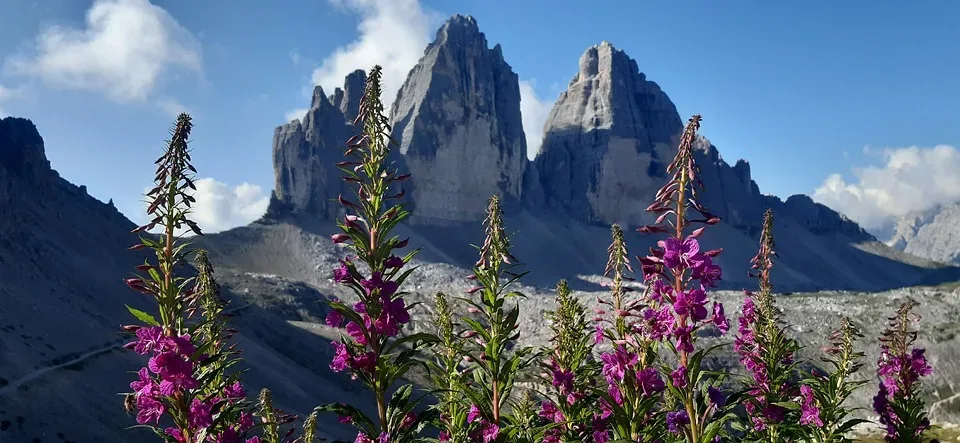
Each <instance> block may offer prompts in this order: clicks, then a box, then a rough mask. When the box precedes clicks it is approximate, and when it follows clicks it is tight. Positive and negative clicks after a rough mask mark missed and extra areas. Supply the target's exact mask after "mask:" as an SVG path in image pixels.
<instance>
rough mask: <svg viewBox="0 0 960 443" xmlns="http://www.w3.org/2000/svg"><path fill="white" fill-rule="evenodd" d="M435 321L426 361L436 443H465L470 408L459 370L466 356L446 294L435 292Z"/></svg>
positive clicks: (462, 375)
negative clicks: (431, 385)
mask: <svg viewBox="0 0 960 443" xmlns="http://www.w3.org/2000/svg"><path fill="white" fill-rule="evenodd" d="M434 305H435V309H436V311H435V314H434V318H433V320H434V322H435V324H436V340H435V341H436V345H435V346H433V347H432V348H431V352H432V354H433V359H432V360H431V361H430V362H428V366H429V368H430V379H431V380H430V381H431V383H432V384H433V388H434V393H435V396H436V397H437V403H436V404H435V405H434V406H433V409H434V410H435V411H436V414H435V415H434V417H435V422H434V423H433V424H434V426H435V427H436V428H437V429H439V436H438V438H437V440H438V441H441V442H452V443H466V442H469V441H470V431H471V430H470V424H469V423H467V414H468V413H469V405H467V404H466V402H465V401H464V399H463V396H462V394H461V393H460V389H461V387H462V386H463V385H464V383H465V377H466V375H467V373H466V371H464V370H463V368H462V367H461V362H462V361H463V358H464V356H465V354H464V350H463V346H464V343H463V340H462V339H461V338H460V337H458V336H457V333H456V329H455V328H457V327H458V326H459V325H458V324H457V323H456V321H455V320H454V317H453V312H452V310H451V309H450V302H449V301H448V299H447V296H446V294H444V293H442V292H438V293H437V295H436V297H435V299H434Z"/></svg>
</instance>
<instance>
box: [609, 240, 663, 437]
mask: <svg viewBox="0 0 960 443" xmlns="http://www.w3.org/2000/svg"><path fill="white" fill-rule="evenodd" d="M610 231H611V237H612V242H611V244H610V246H609V247H608V248H607V253H608V260H607V265H606V268H605V269H604V275H605V276H607V277H609V278H610V279H611V281H610V282H608V283H607V286H608V287H609V288H610V298H609V299H607V300H605V299H600V300H599V302H600V304H601V305H604V306H606V307H607V309H608V311H605V310H602V309H601V310H598V312H597V314H598V317H597V318H596V319H595V320H597V321H598V323H597V325H596V333H595V343H597V344H599V343H602V342H603V341H604V340H605V339H608V340H610V342H611V344H612V345H613V349H612V350H611V351H609V352H605V353H603V354H601V355H600V359H601V361H602V365H603V366H602V375H603V377H604V379H605V381H606V384H607V389H606V392H605V393H603V398H602V399H601V400H600V409H601V412H600V414H599V415H598V416H597V417H595V418H594V428H595V430H594V433H593V441H595V442H598V443H602V442H605V441H606V440H607V439H608V438H609V437H610V434H612V436H613V438H614V439H615V440H624V439H629V440H632V441H652V440H654V439H656V438H660V437H661V434H662V433H663V432H664V431H665V428H664V426H663V422H662V420H658V416H657V415H656V414H657V412H658V408H659V407H660V406H661V405H662V403H663V402H662V393H663V391H664V390H665V389H666V384H665V383H664V381H663V377H662V376H661V374H660V373H659V372H658V369H657V368H656V367H655V363H656V360H657V349H658V348H657V344H658V342H659V341H660V340H663V338H664V337H665V336H666V335H667V334H669V326H668V325H666V324H665V322H666V323H671V324H672V319H673V314H672V312H670V311H669V310H668V309H658V308H657V307H654V306H652V305H651V304H649V303H644V301H645V300H644V299H636V298H635V299H632V300H628V299H627V294H629V293H630V292H632V288H630V287H628V286H626V282H628V281H630V280H631V279H630V278H629V277H627V274H626V273H627V272H628V271H629V272H633V268H632V267H631V266H630V259H629V256H628V255H627V246H626V241H625V240H624V238H623V230H622V229H621V228H620V226H619V225H616V224H615V225H613V226H612V227H611V229H610ZM604 314H607V315H604Z"/></svg>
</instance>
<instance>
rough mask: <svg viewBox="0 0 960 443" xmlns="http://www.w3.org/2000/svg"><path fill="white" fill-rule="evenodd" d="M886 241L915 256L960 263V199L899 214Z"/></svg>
mask: <svg viewBox="0 0 960 443" xmlns="http://www.w3.org/2000/svg"><path fill="white" fill-rule="evenodd" d="M887 244H888V245H890V246H891V247H893V248H895V249H899V250H901V251H904V252H907V253H910V254H913V255H916V256H918V257H923V258H927V259H930V260H936V261H939V262H942V263H951V264H957V265H960V202H957V203H953V204H942V205H936V206H934V207H932V208H930V209H927V210H924V211H915V212H911V213H908V214H906V215H904V216H903V217H900V219H899V220H898V221H897V226H896V233H895V234H894V236H893V238H892V239H891V240H890V241H888V242H887Z"/></svg>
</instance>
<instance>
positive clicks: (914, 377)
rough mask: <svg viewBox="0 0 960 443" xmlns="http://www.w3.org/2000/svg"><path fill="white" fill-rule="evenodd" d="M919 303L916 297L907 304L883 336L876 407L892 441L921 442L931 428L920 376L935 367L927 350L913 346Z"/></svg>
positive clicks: (929, 372) (878, 368)
mask: <svg viewBox="0 0 960 443" xmlns="http://www.w3.org/2000/svg"><path fill="white" fill-rule="evenodd" d="M916 306H917V303H916V302H915V301H913V300H908V301H907V302H905V303H903V305H901V306H900V309H899V310H898V311H897V315H895V316H893V317H891V318H890V325H889V327H888V328H887V330H886V331H884V334H883V337H882V338H881V339H880V340H881V346H880V349H881V354H880V359H879V360H878V361H877V375H878V376H879V378H880V386H879V389H878V391H877V395H876V396H875V397H874V399H873V409H874V411H875V412H876V413H877V414H878V415H879V416H880V424H882V425H884V426H886V430H887V440H888V441H898V442H899V441H919V440H918V439H920V438H921V437H922V436H923V434H924V432H925V431H926V430H927V429H929V428H930V420H929V419H928V418H927V416H926V413H925V412H924V402H923V399H922V398H921V397H920V392H919V391H920V377H924V376H927V375H930V374H931V373H932V372H933V370H932V368H931V367H930V365H929V364H928V363H927V358H926V356H925V355H924V349H923V348H914V347H913V343H914V342H915V341H916V338H917V331H916V330H914V329H913V328H912V327H911V326H912V325H911V324H912V323H914V322H917V321H919V320H920V316H919V315H915V314H912V313H911V310H912V309H913V308H915V307H916Z"/></svg>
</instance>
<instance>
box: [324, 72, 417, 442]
mask: <svg viewBox="0 0 960 443" xmlns="http://www.w3.org/2000/svg"><path fill="white" fill-rule="evenodd" d="M380 78H381V68H380V66H374V67H373V69H372V70H371V71H370V74H369V75H368V76H367V83H366V90H365V92H364V96H363V99H362V100H361V102H360V110H359V113H358V115H357V119H356V121H355V122H354V124H355V125H360V124H362V127H363V130H362V133H361V134H359V135H357V136H354V137H353V138H351V139H350V140H349V141H348V142H347V149H346V152H345V153H344V154H345V156H346V157H347V158H348V160H346V161H343V162H340V163H338V164H337V166H338V167H339V168H340V170H341V171H343V172H344V174H345V176H344V178H343V180H344V181H345V182H347V183H348V184H351V185H354V186H355V187H356V188H355V189H356V191H355V197H356V199H355V201H350V200H347V199H345V198H344V197H343V196H340V198H339V202H340V204H341V205H342V206H343V207H344V209H346V211H347V215H346V216H345V217H344V219H343V220H341V221H338V223H337V225H338V227H339V228H340V231H342V232H340V233H337V234H334V235H332V236H331V238H332V240H333V242H334V243H335V244H345V245H347V247H348V249H349V250H350V251H352V252H353V253H354V254H355V257H352V258H346V259H342V260H340V266H339V267H338V268H336V269H335V270H334V271H333V278H334V280H335V281H336V282H337V283H339V284H341V285H343V286H346V287H348V288H350V289H351V290H352V291H353V292H354V293H355V294H356V296H357V298H358V299H359V301H357V302H356V303H355V304H353V305H352V306H348V305H346V304H345V303H343V302H341V301H337V300H333V301H330V303H329V304H330V307H331V308H332V309H333V310H332V311H331V313H330V314H329V316H328V317H327V324H328V325H330V326H334V327H342V328H344V329H345V331H346V335H347V336H346V337H341V339H340V340H338V341H334V342H333V347H334V352H335V355H334V357H333V361H332V362H331V363H330V369H332V370H333V371H335V372H343V371H347V372H349V373H350V374H351V376H352V377H353V378H354V379H359V380H360V381H362V382H363V384H364V385H366V386H367V387H368V388H369V389H370V390H371V391H373V394H374V399H375V402H376V410H377V416H376V417H375V418H373V419H371V418H368V417H367V416H366V415H365V414H364V413H363V412H361V410H360V409H358V408H356V407H354V406H351V405H346V404H343V403H337V404H329V405H323V406H320V407H318V408H317V410H318V411H328V412H336V413H337V414H338V415H339V416H340V421H341V422H343V423H352V424H353V425H354V426H356V427H357V428H358V429H359V433H358V434H357V438H356V442H357V443H367V442H369V443H372V442H374V441H376V442H377V443H387V442H390V443H403V442H409V441H418V439H419V434H420V433H421V431H422V430H423V428H424V427H425V425H426V424H427V423H428V422H429V421H430V417H429V414H423V415H418V414H417V413H416V412H415V411H414V408H415V407H416V406H417V405H418V404H419V400H420V399H414V398H412V394H413V386H412V385H410V384H403V385H401V386H399V387H398V388H396V389H395V390H394V391H393V393H392V394H391V393H390V390H391V388H393V387H394V385H396V384H397V383H398V382H400V381H401V380H402V378H403V377H404V375H405V374H406V373H407V371H408V370H409V369H410V368H411V367H412V366H414V365H415V364H418V360H417V359H416V356H417V354H418V351H419V350H420V348H421V347H422V346H423V345H424V344H426V343H430V342H432V340H431V337H433V336H432V335H431V334H426V333H419V334H412V335H407V336H404V337H402V338H401V337H399V334H400V329H401V328H402V327H403V326H404V325H405V324H407V323H409V322H410V313H409V309H410V308H411V307H413V305H409V306H408V305H407V304H406V303H405V301H404V299H403V296H404V295H405V294H406V293H405V292H402V291H400V286H401V285H402V284H403V282H404V280H406V278H407V277H408V276H409V275H410V273H411V272H412V271H413V269H407V270H404V269H403V268H404V267H405V266H406V264H407V263H408V262H409V261H410V259H411V258H412V257H413V256H414V255H415V254H416V253H417V252H418V251H419V250H414V251H412V252H410V253H408V254H406V256H404V257H398V256H396V255H394V254H393V253H394V251H395V250H397V249H401V248H403V247H405V246H406V245H407V240H401V239H400V238H399V237H397V236H390V231H391V230H392V229H393V228H394V227H396V226H397V224H399V223H400V222H402V221H403V220H404V219H406V218H407V216H408V215H409V212H408V211H407V210H406V209H404V207H403V206H402V205H401V204H399V203H396V204H391V201H396V200H398V199H400V198H401V197H403V194H404V191H403V190H402V189H401V190H400V191H396V190H391V186H392V185H394V184H396V183H400V182H403V181H404V180H406V179H407V178H409V175H408V174H398V173H397V171H396V170H394V169H390V165H388V164H386V160H387V156H388V154H389V152H390V147H389V143H390V139H389V136H388V134H389V132H390V125H389V124H388V120H387V117H386V115H384V112H383V102H382V101H381V99H380V96H381V86H380V85H381V80H380ZM390 192H396V194H388V193H390ZM358 264H359V265H362V267H361V266H358ZM344 322H346V323H345V324H344Z"/></svg>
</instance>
